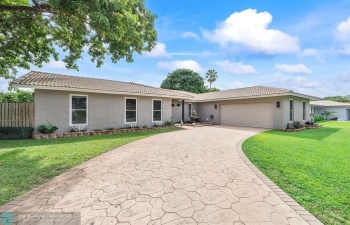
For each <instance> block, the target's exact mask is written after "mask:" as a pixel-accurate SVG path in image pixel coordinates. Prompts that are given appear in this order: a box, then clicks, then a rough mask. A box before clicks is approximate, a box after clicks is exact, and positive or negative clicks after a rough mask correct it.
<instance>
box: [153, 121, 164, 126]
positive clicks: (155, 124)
mask: <svg viewBox="0 0 350 225" xmlns="http://www.w3.org/2000/svg"><path fill="white" fill-rule="evenodd" d="M154 126H155V127H161V126H163V123H162V122H155V123H154Z"/></svg>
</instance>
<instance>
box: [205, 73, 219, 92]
mask: <svg viewBox="0 0 350 225" xmlns="http://www.w3.org/2000/svg"><path fill="white" fill-rule="evenodd" d="M217 78H218V73H217V72H216V71H215V70H208V71H207V72H206V74H205V79H207V81H208V82H209V90H210V89H211V84H212V83H214V82H215V81H216V79H217Z"/></svg>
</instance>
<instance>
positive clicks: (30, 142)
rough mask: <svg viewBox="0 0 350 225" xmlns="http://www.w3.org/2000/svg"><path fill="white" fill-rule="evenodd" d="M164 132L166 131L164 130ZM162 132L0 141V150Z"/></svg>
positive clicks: (150, 132) (149, 132) (132, 136)
mask: <svg viewBox="0 0 350 225" xmlns="http://www.w3.org/2000/svg"><path fill="white" fill-rule="evenodd" d="M164 132H166V130H164ZM164 132H159V131H158V132H157V130H154V131H153V132H152V131H139V132H132V133H121V134H104V135H94V136H83V137H68V138H57V139H45V140H34V139H26V140H0V150H2V149H13V148H21V147H24V148H25V147H34V146H45V145H61V144H71V143H78V142H85V141H94V140H112V139H116V138H135V137H138V138H139V137H143V136H150V134H151V135H152V134H160V133H164Z"/></svg>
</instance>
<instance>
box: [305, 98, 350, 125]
mask: <svg viewBox="0 0 350 225" xmlns="http://www.w3.org/2000/svg"><path fill="white" fill-rule="evenodd" d="M310 105H311V113H313V114H315V115H322V113H323V112H324V111H327V112H335V115H334V116H329V117H328V118H329V119H331V118H334V117H338V120H346V121H350V104H349V103H342V102H334V101H328V100H320V101H311V102H310Z"/></svg>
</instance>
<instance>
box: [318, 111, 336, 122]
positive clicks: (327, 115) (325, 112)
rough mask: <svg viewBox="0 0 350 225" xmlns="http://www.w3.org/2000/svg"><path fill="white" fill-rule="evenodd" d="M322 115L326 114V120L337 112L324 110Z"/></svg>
mask: <svg viewBox="0 0 350 225" xmlns="http://www.w3.org/2000/svg"><path fill="white" fill-rule="evenodd" d="M321 115H323V116H326V120H328V117H329V116H335V115H336V112H333V111H324V112H323V113H321Z"/></svg>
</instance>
